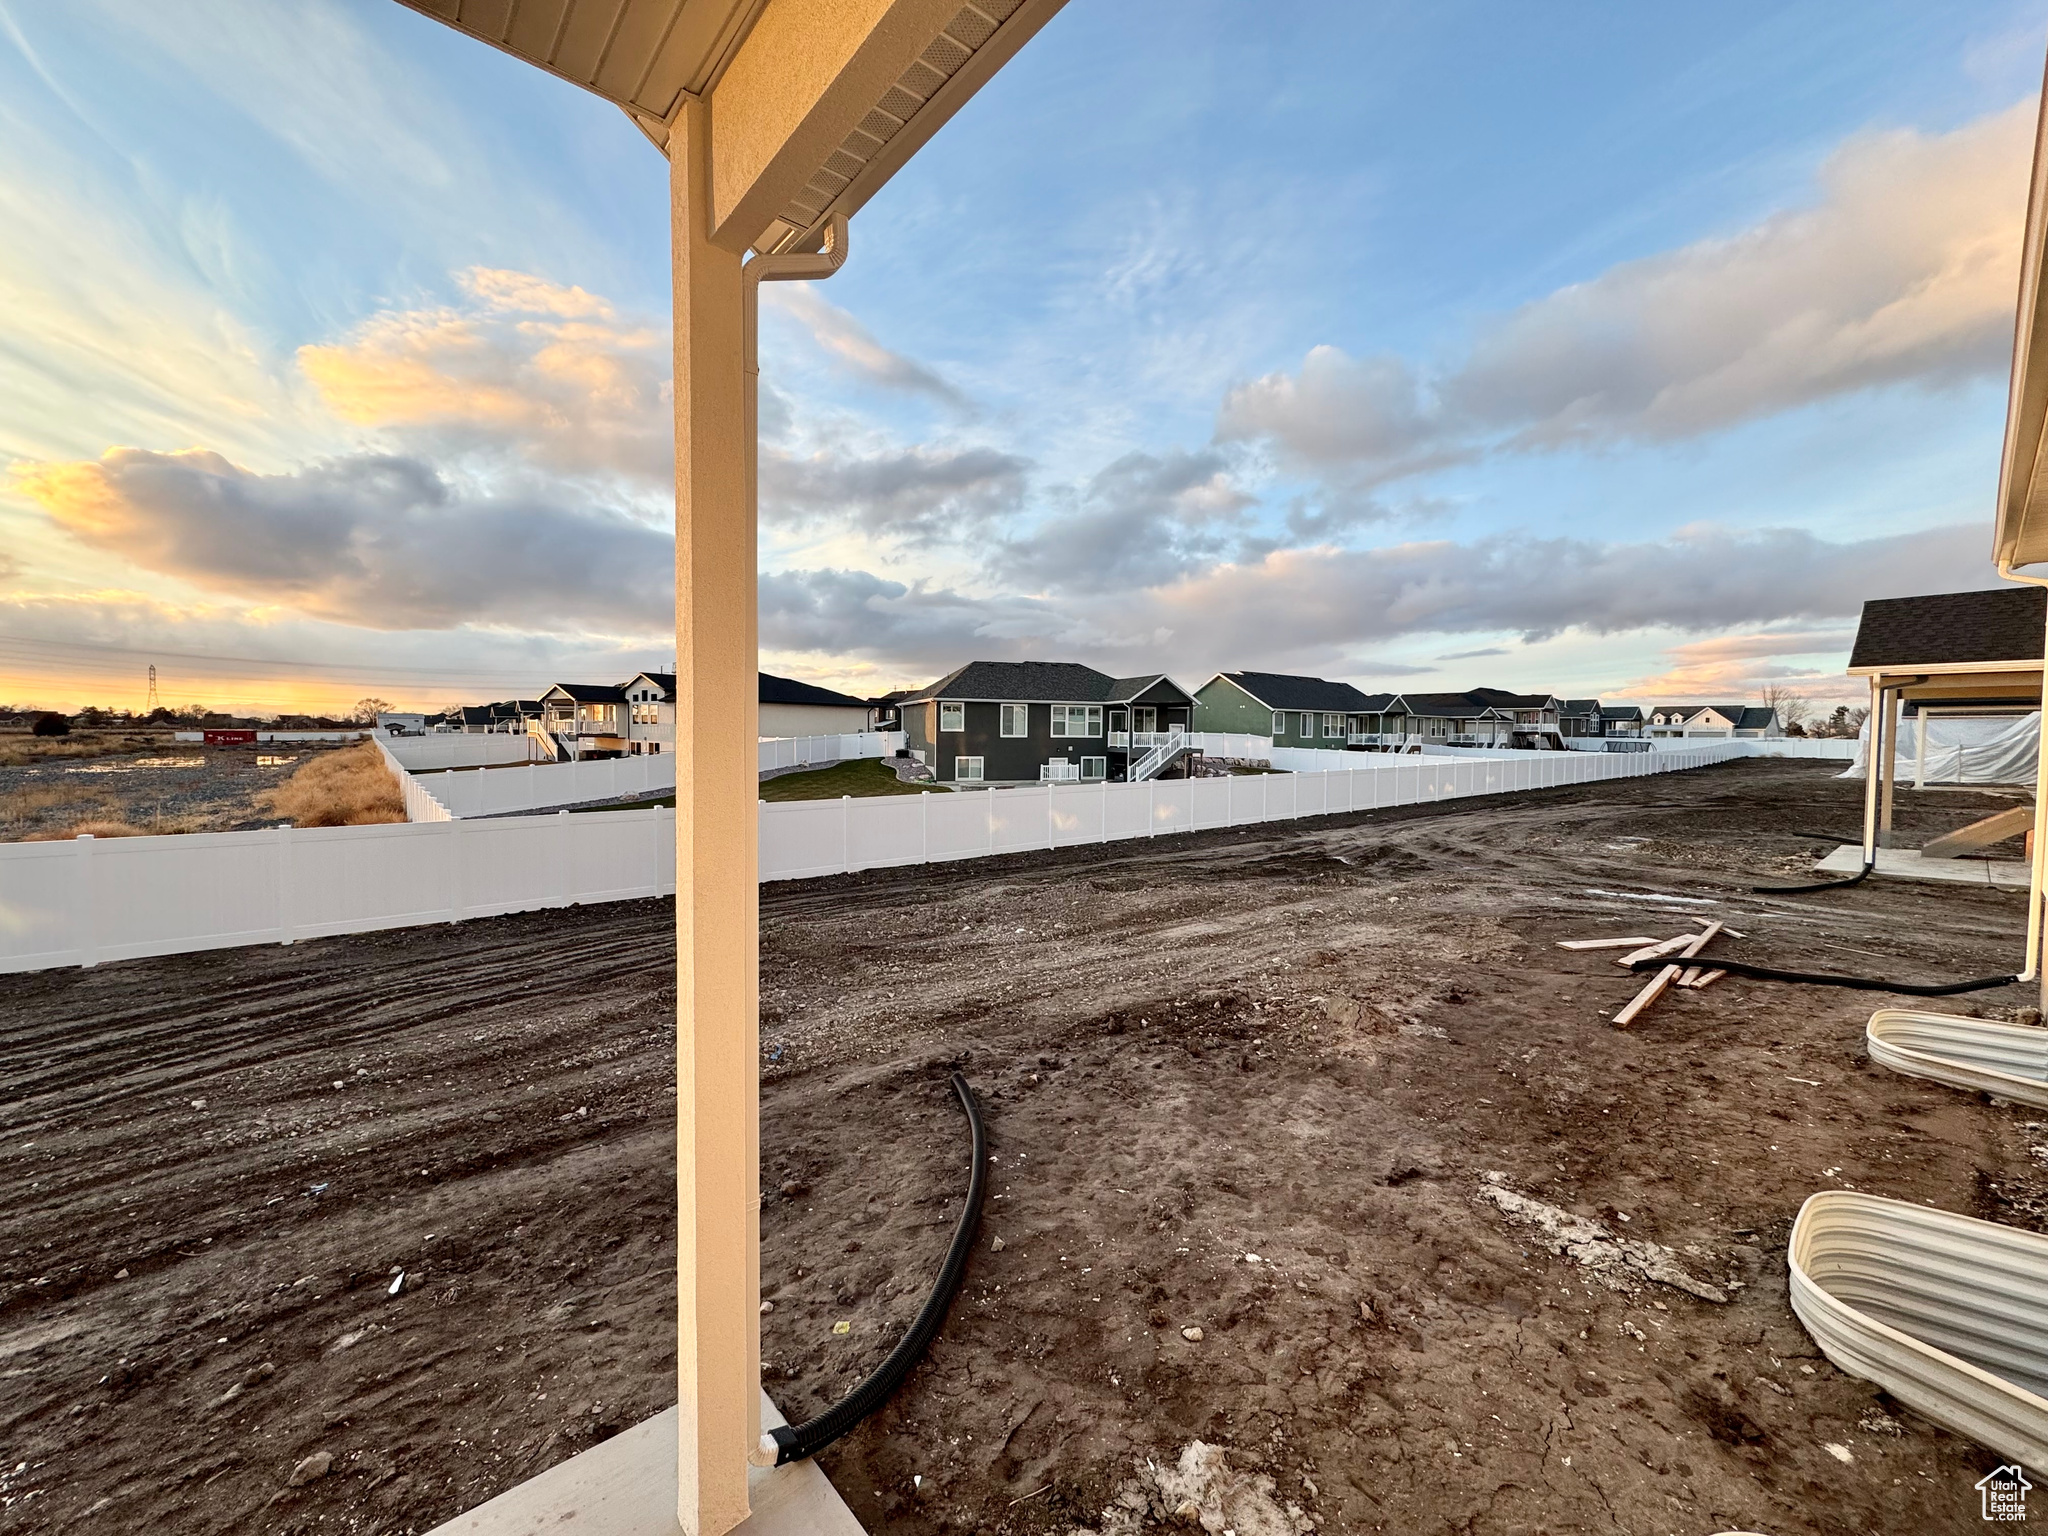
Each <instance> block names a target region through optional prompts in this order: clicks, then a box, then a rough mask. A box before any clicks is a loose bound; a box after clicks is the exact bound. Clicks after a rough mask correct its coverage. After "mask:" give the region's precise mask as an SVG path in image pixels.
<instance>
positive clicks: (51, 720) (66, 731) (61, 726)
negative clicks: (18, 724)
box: [29, 710, 71, 736]
mask: <svg viewBox="0 0 2048 1536" xmlns="http://www.w3.org/2000/svg"><path fill="white" fill-rule="evenodd" d="M29 734H30V735H31V736H69V735H70V734H71V721H70V720H69V719H68V718H66V717H65V716H63V715H60V714H58V713H57V712H56V711H55V710H45V711H44V712H43V713H42V714H40V715H37V716H36V723H35V724H34V725H32V726H30V727H29Z"/></svg>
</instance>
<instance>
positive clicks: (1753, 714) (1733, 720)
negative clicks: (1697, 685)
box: [1652, 704, 1778, 731]
mask: <svg viewBox="0 0 2048 1536" xmlns="http://www.w3.org/2000/svg"><path fill="white" fill-rule="evenodd" d="M1652 709H1653V711H1654V712H1655V713H1658V714H1664V715H1676V716H1678V718H1679V719H1680V720H1681V721H1683V722H1684V723H1685V724H1687V725H1690V724H1692V722H1693V721H1695V720H1697V719H1699V717H1700V716H1701V715H1703V714H1705V713H1706V712H1707V711H1708V710H1710V709H1711V710H1712V711H1713V712H1714V713H1715V714H1717V715H1719V716H1720V717H1721V718H1722V719H1724V720H1726V721H1727V722H1728V724H1729V725H1730V726H1731V727H1732V728H1733V729H1735V730H1738V731H1761V730H1765V729H1767V728H1768V727H1769V726H1770V723H1771V722H1772V721H1773V720H1775V719H1777V718H1778V712H1777V711H1776V710H1775V709H1772V708H1770V707H1769V706H1768V705H1764V704H1657V705H1653V706H1652Z"/></svg>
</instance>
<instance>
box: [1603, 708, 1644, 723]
mask: <svg viewBox="0 0 2048 1536" xmlns="http://www.w3.org/2000/svg"><path fill="white" fill-rule="evenodd" d="M1600 718H1601V719H1603V720H1640V719H1642V718H1643V707H1642V705H1640V704H1602V705H1601V706H1600Z"/></svg>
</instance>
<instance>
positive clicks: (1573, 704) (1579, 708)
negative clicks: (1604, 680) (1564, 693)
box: [1564, 699, 1600, 715]
mask: <svg viewBox="0 0 2048 1536" xmlns="http://www.w3.org/2000/svg"><path fill="white" fill-rule="evenodd" d="M1564 712H1565V713H1566V714H1568V715H1597V714H1599V713H1600V701H1599V700H1598V699H1566V700H1565V701H1564Z"/></svg>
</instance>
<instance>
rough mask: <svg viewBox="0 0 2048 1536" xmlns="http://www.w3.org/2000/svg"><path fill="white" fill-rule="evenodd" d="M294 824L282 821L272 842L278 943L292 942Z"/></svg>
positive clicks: (273, 832) (275, 829)
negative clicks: (292, 835) (292, 841)
mask: <svg viewBox="0 0 2048 1536" xmlns="http://www.w3.org/2000/svg"><path fill="white" fill-rule="evenodd" d="M291 834H292V824H291V823H290V822H288V821H280V822H279V823H278V824H277V826H276V827H275V828H274V829H273V831H272V832H271V837H270V841H271V843H272V844H273V845H274V846H275V847H276V849H277V942H278V943H280V944H289V943H291V941H292V845H291V841H290V839H291Z"/></svg>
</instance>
